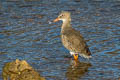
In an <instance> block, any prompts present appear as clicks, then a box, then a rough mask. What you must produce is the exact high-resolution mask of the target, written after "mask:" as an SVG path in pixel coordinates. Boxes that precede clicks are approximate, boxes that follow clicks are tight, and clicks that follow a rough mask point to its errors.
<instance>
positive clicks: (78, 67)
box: [66, 60, 92, 80]
mask: <svg viewBox="0 0 120 80" xmlns="http://www.w3.org/2000/svg"><path fill="white" fill-rule="evenodd" d="M91 66H92V65H91V64H90V63H85V62H79V61H75V60H71V64H70V66H69V67H68V68H67V72H66V77H67V79H68V80H78V79H79V78H81V77H82V76H84V74H85V73H86V72H88V68H89V67H91Z"/></svg>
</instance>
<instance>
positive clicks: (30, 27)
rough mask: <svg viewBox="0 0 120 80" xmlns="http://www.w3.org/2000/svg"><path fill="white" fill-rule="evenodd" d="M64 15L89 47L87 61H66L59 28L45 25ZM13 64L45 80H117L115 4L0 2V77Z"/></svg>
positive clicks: (119, 27)
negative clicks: (25, 65) (26, 65)
mask: <svg viewBox="0 0 120 80" xmlns="http://www.w3.org/2000/svg"><path fill="white" fill-rule="evenodd" d="M63 10H66V11H69V12H71V17H72V26H73V27H74V28H75V29H77V30H79V31H80V32H81V34H82V35H83V36H84V38H85V40H86V42H87V44H88V46H89V47H90V50H91V52H92V56H93V58H92V59H90V60H89V61H88V60H86V59H83V58H81V57H80V58H79V62H77V64H76V62H74V61H73V60H72V59H70V58H69V57H70V54H69V52H68V50H66V49H65V48H64V47H63V45H62V43H61V40H60V26H61V24H62V22H57V23H53V24H49V21H52V20H53V19H55V18H56V17H57V16H58V14H59V13H60V12H61V11H63ZM16 58H18V59H21V60H23V59H24V60H26V61H27V62H28V63H29V64H30V65H31V66H33V68H35V69H36V70H37V71H38V72H39V73H40V74H41V75H42V76H43V77H45V78H46V80H118V79H120V0H1V2H0V73H2V67H3V66H4V64H5V63H6V62H10V61H13V60H15V59H16ZM0 80H2V75H1V74H0Z"/></svg>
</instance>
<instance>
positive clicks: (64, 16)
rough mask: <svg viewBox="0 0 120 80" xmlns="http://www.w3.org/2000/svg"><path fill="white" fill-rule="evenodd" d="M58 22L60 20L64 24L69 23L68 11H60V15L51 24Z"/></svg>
mask: <svg viewBox="0 0 120 80" xmlns="http://www.w3.org/2000/svg"><path fill="white" fill-rule="evenodd" d="M59 20H62V21H63V22H65V21H71V18H70V12H68V11H62V12H61V13H60V15H59V16H58V17H57V18H56V19H55V20H54V21H53V22H57V21H59Z"/></svg>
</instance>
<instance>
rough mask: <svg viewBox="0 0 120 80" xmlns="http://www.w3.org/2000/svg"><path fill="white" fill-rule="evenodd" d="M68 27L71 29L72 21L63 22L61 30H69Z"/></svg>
mask: <svg viewBox="0 0 120 80" xmlns="http://www.w3.org/2000/svg"><path fill="white" fill-rule="evenodd" d="M68 27H71V21H69V20H66V21H63V24H62V27H61V30H64V29H65V28H68Z"/></svg>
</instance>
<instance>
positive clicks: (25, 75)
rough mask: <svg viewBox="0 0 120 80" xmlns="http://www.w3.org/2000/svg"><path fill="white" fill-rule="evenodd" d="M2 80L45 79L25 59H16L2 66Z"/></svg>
mask: <svg viewBox="0 0 120 80" xmlns="http://www.w3.org/2000/svg"><path fill="white" fill-rule="evenodd" d="M2 77H3V80H45V78H43V77H41V76H40V74H39V73H38V72H36V71H35V70H34V69H33V68H32V67H31V66H30V65H29V64H28V63H27V62H26V61H25V60H21V61H20V60H19V59H16V60H15V61H12V62H8V63H6V64H5V66H4V67H3V72H2Z"/></svg>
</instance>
